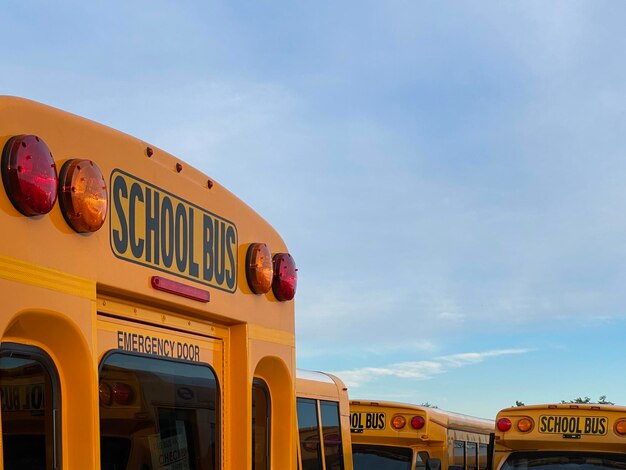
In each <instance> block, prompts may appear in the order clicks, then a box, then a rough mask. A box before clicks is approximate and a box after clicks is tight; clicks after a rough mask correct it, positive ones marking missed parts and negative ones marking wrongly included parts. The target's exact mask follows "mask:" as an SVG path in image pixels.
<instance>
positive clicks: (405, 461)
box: [352, 444, 413, 470]
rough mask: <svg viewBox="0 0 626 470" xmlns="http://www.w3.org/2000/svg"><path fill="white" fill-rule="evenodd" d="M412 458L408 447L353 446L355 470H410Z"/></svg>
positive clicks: (411, 452)
mask: <svg viewBox="0 0 626 470" xmlns="http://www.w3.org/2000/svg"><path fill="white" fill-rule="evenodd" d="M412 456H413V451H412V450H411V449H409V448H406V447H392V446H373V445H363V444H353V445H352V460H353V462H354V470H410V469H411V458H412Z"/></svg>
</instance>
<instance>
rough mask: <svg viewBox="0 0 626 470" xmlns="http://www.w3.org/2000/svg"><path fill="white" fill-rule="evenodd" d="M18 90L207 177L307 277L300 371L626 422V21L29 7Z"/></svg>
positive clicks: (8, 46) (15, 74)
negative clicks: (277, 241)
mask: <svg viewBox="0 0 626 470" xmlns="http://www.w3.org/2000/svg"><path fill="white" fill-rule="evenodd" d="M0 18H1V19H2V25H3V27H2V29H0V41H1V43H2V44H3V47H2V63H3V65H2V69H1V70H2V73H1V74H0V92H1V93H3V94H10V95H18V96H23V97H27V98H30V99H34V100H37V101H41V102H44V103H46V104H50V105H53V106H56V107H59V108H62V109H65V110H68V111H71V112H73V113H76V114H80V115H83V116H86V117H88V118H91V119H94V120H96V121H99V122H102V123H105V124H107V125H110V126H112V127H114V128H117V129H120V130H122V131H124V132H127V133H130V134H133V135H135V136H137V137H140V138H142V139H144V140H146V141H149V142H151V143H153V144H154V145H156V146H159V147H161V148H163V149H165V150H168V151H169V152H171V153H173V154H175V155H177V156H179V157H180V158H182V159H183V160H186V161H188V162H190V163H192V164H194V165H195V166H197V167H198V168H200V169H201V170H202V171H204V172H205V173H207V174H208V175H210V176H211V177H212V178H215V179H216V180H217V181H219V182H220V183H222V184H224V185H225V186H227V187H228V188H229V189H230V190H232V191H233V192H234V193H236V194H237V195H239V196H240V197H241V198H242V199H244V200H245V201H246V202H248V203H249V204H250V205H251V206H252V207H254V208H255V209H256V210H257V211H258V212H260V213H261V214H262V215H263V216H264V217H265V218H266V219H267V220H268V221H270V223H272V224H273V225H274V226H275V227H276V228H277V229H278V230H279V232H280V233H281V234H282V235H283V237H284V239H285V240H286V242H287V244H288V246H289V248H290V251H291V253H292V254H293V255H294V257H295V259H296V262H297V264H298V267H299V286H298V293H297V301H296V311H297V345H298V346H297V348H298V349H297V353H298V366H299V367H302V368H307V369H316V370H324V371H332V372H335V373H337V374H338V375H339V376H341V377H342V378H344V380H346V382H347V383H348V384H349V386H350V393H351V395H352V396H353V397H355V398H373V399H389V400H396V401H408V402H414V403H421V402H426V401H428V402H430V403H433V404H436V405H438V406H439V407H441V408H446V409H450V410H454V411H458V412H463V413H468V414H474V415H479V416H484V417H493V416H494V415H495V413H496V412H497V410H498V409H500V408H502V407H505V406H508V405H511V404H513V403H514V402H515V400H522V401H525V402H527V403H534V402H552V401H559V400H562V399H572V398H575V397H578V396H590V397H592V398H597V397H598V396H600V395H605V394H606V395H607V396H608V399H609V400H612V401H615V402H617V403H620V404H626V392H625V390H626V379H625V378H624V374H622V373H621V371H622V363H623V362H624V359H626V351H624V349H623V348H622V347H621V344H623V337H624V333H626V289H624V285H626V282H625V281H626V270H625V269H624V265H625V261H626V214H625V212H626V211H625V210H624V207H626V187H625V185H624V181H626V158H624V154H625V151H626V143H625V140H624V136H625V135H626V99H625V98H626V65H625V64H624V61H623V60H622V58H623V54H624V51H625V50H626V35H624V34H623V24H624V20H625V19H626V3H623V2H617V1H602V0H594V1H593V2H592V1H585V2H583V1H552V2H546V1H543V0H536V1H524V2H522V1H482V2H471V1H451V0H450V1H445V0H443V1H438V2H431V1H386V2H374V1H359V2H356V1H346V2H330V1H316V2H304V1H293V2H284V1H283V2H279V1H269V2H252V1H245V2H244V1H235V2H226V1H221V2H219V1H212V0H207V1H179V2H164V1H158V0H157V1H134V2H120V1H108V2H99V1H98V2H88V3H85V2H79V1H63V2H53V3H50V2H44V1H29V2H23V1H18V0H8V1H7V2H5V4H4V5H3V9H2V13H0Z"/></svg>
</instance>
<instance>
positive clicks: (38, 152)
mask: <svg viewBox="0 0 626 470" xmlns="http://www.w3.org/2000/svg"><path fill="white" fill-rule="evenodd" d="M2 182H3V183H4V189H5V191H6V193H7V195H8V196H9V199H10V200H11V203H12V204H13V206H15V208H16V209H17V210H18V211H20V212H21V213H22V214H24V215H27V216H34V215H42V214H47V213H48V212H50V211H51V210H52V208H53V207H54V203H55V202H56V200H57V188H58V186H59V180H58V178H57V168H56V165H55V163H54V158H53V157H52V154H51V153H50V149H49V148H48V146H47V145H46V143H45V142H44V141H43V140H41V139H40V138H39V137H37V136H35V135H18V136H15V137H11V138H10V139H9V140H8V142H7V143H6V145H5V146H4V151H3V152H2Z"/></svg>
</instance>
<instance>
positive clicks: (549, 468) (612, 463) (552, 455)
mask: <svg viewBox="0 0 626 470" xmlns="http://www.w3.org/2000/svg"><path fill="white" fill-rule="evenodd" d="M528 468H533V469H537V470H601V469H626V454H615V453H605V452H571V451H566V452H565V451H563V452H556V451H555V452H552V451H544V452H516V453H513V454H511V455H510V456H509V457H508V458H507V460H506V462H504V465H503V466H502V470H526V469H528Z"/></svg>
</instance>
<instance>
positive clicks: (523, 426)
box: [517, 418, 534, 432]
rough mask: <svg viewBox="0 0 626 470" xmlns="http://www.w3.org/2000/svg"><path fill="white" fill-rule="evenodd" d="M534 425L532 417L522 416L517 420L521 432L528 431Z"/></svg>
mask: <svg viewBox="0 0 626 470" xmlns="http://www.w3.org/2000/svg"><path fill="white" fill-rule="evenodd" d="M533 426H534V425H533V420H532V419H530V418H522V419H520V420H519V421H518V422H517V430H518V431H520V432H528V431H530V430H531V429H532V428H533Z"/></svg>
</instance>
